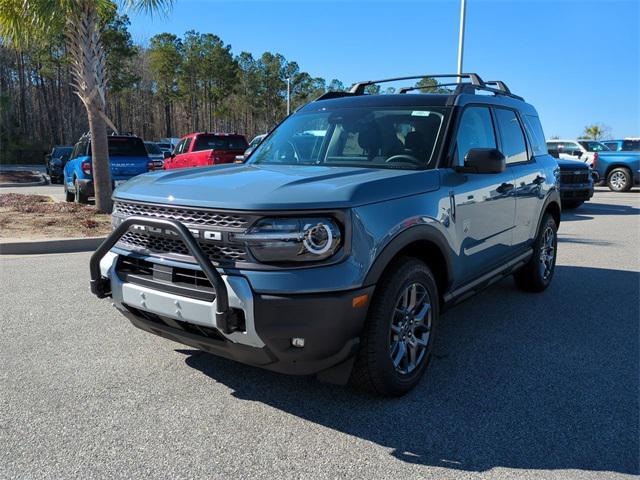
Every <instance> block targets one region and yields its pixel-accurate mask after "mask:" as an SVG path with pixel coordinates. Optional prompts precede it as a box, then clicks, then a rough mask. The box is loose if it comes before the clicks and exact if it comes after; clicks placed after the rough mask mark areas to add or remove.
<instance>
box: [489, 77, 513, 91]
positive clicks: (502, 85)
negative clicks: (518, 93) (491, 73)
mask: <svg viewBox="0 0 640 480" xmlns="http://www.w3.org/2000/svg"><path fill="white" fill-rule="evenodd" d="M484 84H485V85H487V86H490V87H493V86H495V88H496V89H498V90H501V91H503V92H504V93H511V90H509V87H507V84H506V83H504V82H503V81H502V80H489V81H488V82H484Z"/></svg>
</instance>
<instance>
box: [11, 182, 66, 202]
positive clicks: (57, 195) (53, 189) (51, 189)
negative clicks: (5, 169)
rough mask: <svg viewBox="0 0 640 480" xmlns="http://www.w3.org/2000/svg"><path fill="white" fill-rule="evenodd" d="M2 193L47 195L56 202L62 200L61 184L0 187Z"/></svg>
mask: <svg viewBox="0 0 640 480" xmlns="http://www.w3.org/2000/svg"><path fill="white" fill-rule="evenodd" d="M2 193H22V194H24V195H48V196H50V197H53V199H54V200H56V201H58V202H64V188H63V186H62V185H57V184H56V185H51V184H49V185H37V186H35V187H0V194H2Z"/></svg>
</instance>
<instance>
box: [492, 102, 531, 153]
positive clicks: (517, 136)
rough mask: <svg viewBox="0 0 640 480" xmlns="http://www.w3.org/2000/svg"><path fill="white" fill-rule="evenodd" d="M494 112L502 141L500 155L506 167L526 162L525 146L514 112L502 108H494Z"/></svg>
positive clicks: (522, 133)
mask: <svg viewBox="0 0 640 480" xmlns="http://www.w3.org/2000/svg"><path fill="white" fill-rule="evenodd" d="M495 112H496V120H497V121H498V128H499V130H500V139H501V140H502V153H503V154H504V156H505V158H506V160H507V165H508V164H510V163H519V162H526V161H527V160H528V159H529V158H528V156H527V144H526V142H525V140H524V132H523V131H522V126H521V125H520V121H519V120H518V117H517V116H516V112H514V111H513V110H505V109H504V108H496V110H495Z"/></svg>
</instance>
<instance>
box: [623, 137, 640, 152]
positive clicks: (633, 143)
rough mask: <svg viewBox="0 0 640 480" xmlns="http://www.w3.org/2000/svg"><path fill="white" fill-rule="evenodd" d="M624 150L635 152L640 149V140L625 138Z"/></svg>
mask: <svg viewBox="0 0 640 480" xmlns="http://www.w3.org/2000/svg"><path fill="white" fill-rule="evenodd" d="M622 150H623V151H625V152H633V151H638V150H640V140H625V141H623V142H622Z"/></svg>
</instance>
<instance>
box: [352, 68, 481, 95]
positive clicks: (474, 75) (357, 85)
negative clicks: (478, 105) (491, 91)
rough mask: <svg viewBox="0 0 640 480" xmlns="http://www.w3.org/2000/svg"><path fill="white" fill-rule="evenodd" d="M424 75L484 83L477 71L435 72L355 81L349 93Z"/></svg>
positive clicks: (359, 93)
mask: <svg viewBox="0 0 640 480" xmlns="http://www.w3.org/2000/svg"><path fill="white" fill-rule="evenodd" d="M425 77H428V78H447V77H448V78H460V79H463V78H468V79H469V81H470V83H471V85H484V82H483V81H482V79H481V78H480V76H479V75H478V74H477V73H460V74H457V73H435V74H425V75H414V76H411V77H395V78H384V79H382V80H366V81H363V82H357V83H354V84H353V85H352V86H351V90H350V93H353V94H356V95H362V94H364V89H365V87H367V86H369V85H375V84H377V83H387V82H397V81H400V80H418V79H422V78H425Z"/></svg>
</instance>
